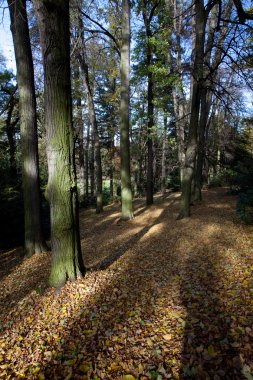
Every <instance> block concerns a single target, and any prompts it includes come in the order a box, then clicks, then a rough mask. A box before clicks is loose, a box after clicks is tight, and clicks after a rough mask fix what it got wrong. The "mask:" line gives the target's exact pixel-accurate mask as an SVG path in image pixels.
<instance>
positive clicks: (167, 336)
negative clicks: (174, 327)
mask: <svg viewBox="0 0 253 380" xmlns="http://www.w3.org/2000/svg"><path fill="white" fill-rule="evenodd" d="M171 338H172V335H171V334H165V335H163V339H165V340H171Z"/></svg>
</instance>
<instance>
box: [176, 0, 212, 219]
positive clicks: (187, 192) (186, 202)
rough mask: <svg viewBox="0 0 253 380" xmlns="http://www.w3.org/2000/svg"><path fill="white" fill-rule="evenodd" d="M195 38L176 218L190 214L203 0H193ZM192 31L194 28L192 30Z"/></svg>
mask: <svg viewBox="0 0 253 380" xmlns="http://www.w3.org/2000/svg"><path fill="white" fill-rule="evenodd" d="M195 17H196V19H195V21H196V22H195V38H194V39H193V41H194V45H195V46H193V51H194V56H193V70H192V77H191V88H192V94H191V117H190V125H189V133H188V139H187V146H186V153H185V164H184V168H183V180H182V196H181V209H180V213H179V216H178V218H179V219H181V218H184V217H188V216H190V201H191V186H192V179H193V175H194V170H195V162H196V155H197V137H198V123H199V109H200V94H201V85H202V79H203V59H204V43H205V25H206V13H205V8H204V2H203V0H196V1H195ZM193 33H194V30H193Z"/></svg>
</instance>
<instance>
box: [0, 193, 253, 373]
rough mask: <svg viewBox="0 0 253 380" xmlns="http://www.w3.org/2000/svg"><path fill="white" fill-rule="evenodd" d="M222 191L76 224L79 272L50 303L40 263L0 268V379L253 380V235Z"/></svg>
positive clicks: (10, 258) (6, 260)
mask: <svg viewBox="0 0 253 380" xmlns="http://www.w3.org/2000/svg"><path fill="white" fill-rule="evenodd" d="M235 204H236V198H235V197H234V196H228V195H226V189H211V190H208V191H205V192H204V201H203V203H202V204H201V205H197V206H194V207H193V208H192V216H191V218H188V219H184V220H179V221H177V220H176V216H177V213H178V209H179V194H178V193H168V194H167V195H166V196H164V197H163V196H157V197H156V198H155V204H154V205H153V206H151V207H149V208H147V207H146V206H145V203H144V200H141V199H140V200H136V204H135V210H136V211H135V215H136V216H135V218H134V219H133V220H131V221H128V222H122V221H120V220H119V217H120V214H119V205H112V206H108V207H106V208H105V211H104V213H103V214H102V215H96V214H95V213H94V211H93V210H82V211H81V213H80V225H81V238H82V249H83V255H84V259H85V262H86V266H87V268H88V272H87V274H86V276H85V278H83V279H82V280H78V281H76V282H74V283H67V284H66V285H65V287H64V288H63V289H62V290H61V291H60V292H59V293H56V292H55V291H54V289H50V288H47V285H46V281H47V278H48V273H49V270H50V255H49V254H42V255H35V256H34V257H32V258H30V259H27V260H22V256H21V250H20V249H16V250H13V251H9V252H6V253H5V254H1V257H0V276H1V277H0V329H1V332H0V334H1V335H0V378H3V379H39V380H43V379H65V380H68V379H69V380H70V379H84V380H85V379H86V380H88V379H91V380H99V379H102V380H104V379H105V380H121V379H124V380H134V379H142V380H144V379H155V380H162V379H184V378H192V379H205V380H208V379H214V380H219V379H229V380H233V379H249V380H250V379H253V241H252V236H253V227H249V226H245V225H243V224H242V223H241V222H240V221H239V219H238V218H237V216H236V213H235Z"/></svg>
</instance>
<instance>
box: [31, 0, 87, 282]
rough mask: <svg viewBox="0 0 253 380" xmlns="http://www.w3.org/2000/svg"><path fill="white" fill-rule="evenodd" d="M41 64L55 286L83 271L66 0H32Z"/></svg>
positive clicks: (73, 278)
mask: <svg viewBox="0 0 253 380" xmlns="http://www.w3.org/2000/svg"><path fill="white" fill-rule="evenodd" d="M33 4H34V7H35V10H36V14H37V18H38V26H39V31H40V41H41V47H42V54H43V64H44V84H45V122H46V133H47V159H48V174H49V178H48V185H47V191H46V193H47V197H48V199H49V203H50V218H51V245H52V254H53V258H52V268H51V275H50V284H51V285H52V286H55V287H57V288H59V287H61V286H63V285H64V283H65V282H66V281H67V280H75V279H76V278H78V277H80V276H81V275H83V274H84V272H85V267H84V263H83V259H82V254H81V246H80V235H79V217H78V199H77V198H78V196H77V180H76V171H75V162H74V135H73V124H72V102H71V85H70V48H69V46H70V38H69V2H68V1H66V0H58V1H57V3H56V2H55V1H53V0H51V1H50V0H44V1H41V0H34V1H33Z"/></svg>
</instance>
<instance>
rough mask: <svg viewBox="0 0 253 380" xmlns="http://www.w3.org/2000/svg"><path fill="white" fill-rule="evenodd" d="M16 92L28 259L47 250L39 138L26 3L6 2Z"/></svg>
mask: <svg viewBox="0 0 253 380" xmlns="http://www.w3.org/2000/svg"><path fill="white" fill-rule="evenodd" d="M8 6H9V11H10V18H11V32H12V37H13V42H14V50H15V58H16V65H17V82H18V89H19V114H20V132H21V149H22V181H23V194H24V221H25V251H26V255H27V256H31V255H32V254H34V253H41V252H43V251H46V250H47V246H46V244H45V241H44V238H43V233H42V223H41V198H40V187H39V162H38V137H37V123H36V100H35V89H34V72H33V62H32V52H31V45H30V36H29V29H28V21H27V13H26V1H25V0H8Z"/></svg>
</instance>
